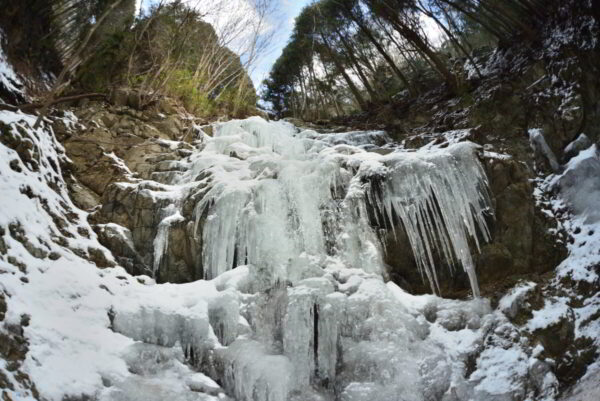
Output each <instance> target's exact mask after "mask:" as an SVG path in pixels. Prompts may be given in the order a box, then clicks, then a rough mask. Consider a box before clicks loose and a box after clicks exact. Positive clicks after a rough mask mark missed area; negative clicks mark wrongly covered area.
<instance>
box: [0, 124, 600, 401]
mask: <svg viewBox="0 0 600 401" xmlns="http://www.w3.org/2000/svg"><path fill="white" fill-rule="evenodd" d="M35 119H36V117H35V116H27V115H23V114H19V113H11V112H0V120H2V121H5V122H6V124H9V125H8V127H9V128H6V129H5V130H6V132H8V133H9V134H10V135H11V138H13V139H14V140H15V141H16V140H23V141H27V142H28V143H31V144H32V146H33V147H34V150H35V151H36V152H37V153H38V154H39V155H40V158H39V160H40V165H39V166H38V167H39V171H37V170H35V169H30V168H28V167H27V166H25V165H24V164H20V166H21V169H20V170H21V172H19V171H17V169H13V168H11V167H10V166H9V163H12V161H13V160H18V158H17V155H16V153H15V152H14V151H13V150H11V149H10V148H7V147H6V146H5V145H4V144H0V153H1V154H2V157H0V164H2V168H1V169H0V170H1V171H2V182H3V185H2V186H0V190H1V191H2V193H3V199H5V200H6V201H7V202H13V201H14V204H11V203H9V206H10V207H7V208H5V209H1V210H0V220H1V221H0V222H1V223H2V225H3V226H5V227H9V226H10V225H11V224H13V223H15V222H16V223H15V224H20V225H21V226H22V227H24V228H27V229H28V230H29V231H28V233H33V234H34V235H30V237H29V238H30V241H32V242H33V243H34V244H35V245H34V246H36V247H37V248H40V249H43V248H44V247H47V248H48V250H52V251H53V252H56V253H57V254H58V255H59V256H60V258H58V259H56V260H54V258H50V257H48V258H36V257H30V256H27V255H28V250H26V249H25V247H24V244H23V243H21V242H20V241H19V240H18V239H16V238H13V236H11V235H2V237H1V238H2V239H3V240H4V241H6V244H7V245H8V246H7V251H8V252H9V255H10V256H18V258H19V259H21V258H22V259H23V260H26V261H27V265H28V278H29V280H28V282H27V283H25V282H24V281H22V280H21V277H23V276H22V272H19V268H18V266H13V265H12V264H10V263H8V264H6V263H3V264H2V269H6V271H7V272H9V273H10V274H4V275H3V276H2V284H1V285H2V288H3V290H5V291H7V293H9V294H11V295H10V297H6V298H5V299H6V302H7V304H8V311H9V313H8V314H7V315H6V318H5V319H6V321H8V322H12V323H14V324H19V323H18V322H19V321H20V320H21V319H22V316H23V315H24V314H28V315H30V316H31V320H30V323H29V325H28V326H27V327H26V329H25V330H24V331H25V334H26V335H27V340H28V342H29V354H28V355H30V356H31V357H29V356H28V358H27V359H26V360H25V361H24V364H25V365H24V366H25V368H26V369H27V372H28V373H29V375H30V377H31V379H32V381H33V382H34V383H36V386H37V387H38V389H39V390H40V393H41V394H44V397H45V399H48V400H50V401H59V400H64V399H87V398H89V399H98V400H101V401H141V400H143V401H147V400H157V401H158V400H164V399H174V400H190V401H191V400H193V401H198V400H206V401H217V400H232V401H233V400H235V401H312V400H315V401H373V400H378V401H400V400H403V401H425V400H427V401H430V400H431V401H433V400H436V401H437V400H444V401H467V400H475V401H483V400H490V399H493V400H497V401H501V400H502V401H504V400H514V399H532V400H535V399H540V398H539V397H537V396H536V395H537V394H552V391H554V389H555V386H556V384H555V383H556V380H555V378H554V379H553V375H552V373H551V372H549V371H548V372H547V373H545V371H544V370H543V369H542V370H541V372H542V373H544V374H545V376H543V377H538V376H539V372H540V369H538V367H540V366H542V368H543V367H544V366H545V365H543V364H544V363H545V362H543V361H542V360H540V359H537V356H536V355H538V354H539V353H538V354H536V353H534V352H533V351H532V347H531V346H529V345H528V344H527V340H526V339H525V338H523V337H521V338H519V334H518V332H517V329H516V328H515V327H514V326H512V325H511V324H510V323H509V322H508V320H507V318H506V317H505V316H504V314H503V313H502V312H500V311H495V312H492V310H491V308H490V304H489V302H488V301H487V300H485V299H482V298H479V297H474V298H473V299H472V300H469V301H457V300H445V299H442V298H440V297H438V296H435V295H422V296H413V295H410V294H408V293H406V292H404V291H403V290H402V289H400V288H399V287H398V286H397V285H395V284H394V283H392V282H388V283H386V282H385V280H384V276H385V269H384V267H385V266H384V264H383V263H382V254H383V251H384V249H383V246H382V245H381V242H380V237H379V235H380V234H381V231H382V230H388V231H389V230H392V231H393V230H396V231H398V230H404V231H407V234H408V239H409V241H410V242H411V246H412V248H413V250H414V251H415V257H416V258H417V259H420V261H419V266H420V269H421V270H422V271H423V275H424V276H428V277H429V278H430V279H431V281H432V282H433V285H434V286H435V269H434V266H433V260H432V259H431V258H430V253H431V252H433V251H434V248H435V251H436V252H437V254H438V255H436V256H441V257H446V258H447V259H448V262H451V261H452V260H454V261H455V262H456V264H461V265H462V267H463V268H465V269H466V270H467V271H469V269H471V271H470V274H471V277H472V278H473V281H474V285H473V287H474V288H473V293H474V294H475V295H476V294H477V290H476V278H475V274H474V272H473V271H472V262H471V260H470V258H469V257H468V254H469V248H468V246H469V245H470V244H471V242H472V243H473V244H474V245H475V246H476V245H477V241H478V236H480V237H481V239H483V240H485V239H486V235H487V229H486V226H485V219H484V217H485V216H486V214H487V213H488V206H487V201H488V198H487V192H486V191H487V190H486V180H485V176H484V174H483V172H482V170H481V167H480V166H479V164H478V161H477V157H476V154H475V150H476V149H475V145H472V144H469V143H462V144H455V145H451V146H450V147H448V148H445V149H439V148H433V147H431V146H429V147H428V148H427V149H425V150H418V151H406V150H402V149H398V148H397V146H396V145H394V144H391V143H389V139H387V138H386V136H385V134H383V133H381V132H367V133H364V135H365V136H367V137H368V138H370V139H369V140H365V137H364V136H363V135H362V134H361V133H357V132H354V133H348V134H334V136H330V135H325V134H319V133H316V132H314V131H302V132H298V131H297V129H296V128H294V127H293V126H292V125H290V124H287V123H285V122H266V121H264V120H262V119H259V118H251V119H248V120H244V121H231V122H228V123H223V124H218V125H216V126H215V127H214V134H215V135H214V137H208V136H206V137H204V138H202V140H201V142H198V143H196V144H195V145H196V146H197V147H198V148H199V149H201V150H199V151H198V152H195V153H193V154H191V155H190V156H188V158H187V159H184V160H182V161H179V162H177V163H178V165H177V168H178V171H182V172H183V174H181V175H175V174H174V175H172V177H171V180H170V182H168V183H163V184H158V183H156V182H151V181H141V182H135V183H119V184H117V185H119V186H121V187H133V188H134V189H136V190H138V193H139V192H141V191H144V196H145V199H148V201H149V202H153V203H154V205H159V206H160V212H159V213H160V214H159V216H157V221H160V224H158V227H157V230H156V233H155V238H154V243H153V245H154V251H155V253H154V255H155V264H154V265H153V267H154V268H155V269H157V271H156V270H155V271H154V273H155V274H156V273H160V269H163V268H169V266H165V265H166V264H167V263H169V259H170V258H169V257H163V253H164V252H168V251H169V249H170V248H171V247H173V246H174V245H175V241H177V240H178V238H181V237H182V234H181V233H182V231H183V230H185V235H195V236H196V237H195V239H197V240H199V241H198V242H196V244H197V245H198V246H199V247H201V248H202V249H201V250H202V255H199V252H198V256H202V260H200V259H194V260H197V261H198V262H199V263H200V262H201V263H202V266H200V267H202V268H203V270H204V272H205V275H206V277H207V278H209V279H210V280H198V281H195V282H191V283H185V284H172V283H163V284H157V283H156V281H155V280H153V279H152V278H151V277H148V276H143V275H142V276H137V277H133V276H131V275H130V274H128V273H127V272H126V271H125V270H124V269H123V268H122V267H114V268H106V269H98V268H97V267H96V266H95V265H94V264H93V263H91V262H89V261H88V260H86V259H84V258H82V257H80V256H79V254H78V253H75V252H72V251H71V250H70V249H67V248H64V247H62V245H61V244H60V243H59V242H58V241H56V242H54V241H53V235H54V233H55V232H56V230H57V228H56V226H55V224H56V223H55V221H56V219H53V218H52V217H51V216H50V214H45V212H44V210H45V209H43V208H40V207H38V206H39V204H38V203H37V202H38V200H37V199H38V198H37V197H30V196H28V193H25V194H24V193H23V191H22V188H23V187H22V185H23V184H25V185H27V186H29V187H30V188H31V191H32V193H35V194H40V196H42V195H43V196H44V199H46V200H47V202H48V203H47V206H48V208H49V209H48V210H50V211H52V213H53V214H55V215H61V214H62V215H64V214H65V213H66V211H67V210H68V211H73V210H74V211H77V213H78V216H79V218H78V224H79V225H80V226H81V227H80V228H83V229H85V230H77V229H75V226H68V228H69V230H71V231H72V236H73V238H74V239H75V240H76V241H73V244H74V243H75V242H76V243H78V244H82V246H84V247H86V248H87V247H88V246H89V247H90V248H92V247H94V248H99V247H100V245H99V244H98V242H97V240H96V238H95V237H94V236H90V237H84V236H83V234H81V232H88V233H91V232H92V229H91V227H90V226H89V224H88V223H87V218H86V217H87V216H86V214H85V213H84V212H82V211H78V209H76V208H75V206H74V205H72V204H71V203H70V200H69V197H68V194H67V192H66V185H65V183H64V180H63V179H62V176H61V173H60V169H58V168H52V167H53V166H60V163H59V162H58V160H59V158H60V157H64V154H63V153H62V150H61V148H60V146H58V142H57V141H56V140H55V138H54V136H53V135H52V133H51V131H45V128H40V129H39V130H37V131H36V130H33V129H32V128H31V126H32V125H33V124H34V122H35ZM66 121H67V122H68V121H70V120H68V119H67V120H66ZM3 134H4V131H3ZM374 142H376V144H375V145H373V143H374ZM596 156H597V154H596V151H595V148H594V149H593V152H592V150H590V151H589V152H587V151H586V152H585V153H583V154H581V157H580V158H579V162H578V164H577V166H579V167H586V166H587V165H588V163H583V162H584V161H585V160H592V161H593V160H596ZM46 160H48V161H51V163H49V164H46V162H45V161H46ZM174 163H175V162H174ZM592 165H593V166H595V164H593V163H592ZM577 166H576V165H575V164H574V165H573V166H571V167H572V168H573V171H575V170H577V171H578V169H576V167H577ZM42 177H43V178H42ZM47 182H58V183H60V185H59V186H58V187H54V188H57V189H58V191H57V190H56V189H54V190H53V189H50V186H49V185H48V184H47ZM563 184H564V185H565V186H566V185H567V184H568V182H567V181H565V182H564V183H561V185H563ZM17 202H21V203H23V204H24V205H26V206H27V207H13V206H14V205H16V204H17ZM65 202H66V203H65ZM67 207H68V208H67ZM182 223H185V224H182ZM115 226H116V224H115ZM114 229H115V230H120V228H119V226H116V228H114ZM123 230H124V229H123ZM172 230H176V231H172ZM411 230H412V231H411ZM126 233H127V232H126V231H123V234H122V235H123V236H124V237H126ZM187 239H188V237H186V240H187ZM29 245H31V244H29ZM165 255H166V254H165ZM436 260H437V259H436ZM0 262H1V261H0ZM157 277H160V274H157ZM507 302H508V301H505V302H501V304H506V303H507ZM107 312H108V313H107ZM74 327H76V328H77V329H73V328H74ZM482 351H484V352H482ZM82 361H85V363H82ZM540 364H542V365H540ZM4 372H7V370H6V369H4V366H1V365H0V373H4ZM536 372H537V373H536ZM533 374H538V376H536V377H538V378H539V379H540V380H537V381H533V380H531V379H529V378H530V377H532V375H533ZM542 379H543V380H542ZM13 398H14V397H13ZM15 399H19V398H15ZM549 399H551V398H549Z"/></svg>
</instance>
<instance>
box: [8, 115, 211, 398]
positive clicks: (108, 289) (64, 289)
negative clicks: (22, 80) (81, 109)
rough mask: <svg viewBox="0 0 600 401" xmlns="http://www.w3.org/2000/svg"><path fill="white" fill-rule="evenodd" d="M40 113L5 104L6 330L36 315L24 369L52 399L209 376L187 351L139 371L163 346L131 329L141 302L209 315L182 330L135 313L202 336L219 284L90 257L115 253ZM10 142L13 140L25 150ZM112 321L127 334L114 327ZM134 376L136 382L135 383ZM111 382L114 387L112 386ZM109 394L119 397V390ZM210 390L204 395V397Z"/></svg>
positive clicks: (167, 335)
mask: <svg viewBox="0 0 600 401" xmlns="http://www.w3.org/2000/svg"><path fill="white" fill-rule="evenodd" d="M34 121H35V117H33V116H28V115H24V114H18V113H12V112H7V111H0V122H2V125H0V129H1V130H2V133H1V135H2V138H1V139H2V140H1V142H2V145H0V199H1V200H2V207H1V208H0V227H2V228H3V229H6V231H3V232H2V233H1V234H3V235H2V237H1V238H2V241H3V244H4V245H5V247H6V248H8V249H7V253H6V254H5V255H1V256H0V290H1V291H2V292H3V293H5V294H6V302H7V306H8V311H7V314H6V317H5V321H4V322H3V323H4V326H3V328H2V329H1V330H7V329H6V327H8V326H10V325H16V326H18V325H19V324H20V322H21V319H22V316H24V315H27V316H29V324H28V325H27V326H26V327H24V331H25V336H26V338H27V339H28V341H29V353H28V354H27V359H26V360H25V361H24V369H23V370H24V372H26V373H27V374H29V376H30V378H31V379H32V381H33V382H34V383H35V385H36V387H37V388H38V390H39V391H40V392H41V394H42V395H43V396H44V397H45V398H47V399H50V400H61V399H62V398H63V397H64V396H81V395H83V394H88V395H96V396H99V397H100V398H102V397H103V394H104V393H105V392H108V393H111V394H112V393H120V394H121V395H122V396H123V397H124V398H122V399H130V398H127V397H126V395H127V394H128V391H129V392H131V391H132V390H135V391H136V392H140V391H141V393H140V398H139V399H146V400H147V399H160V398H157V397H158V395H152V391H150V390H149V391H148V393H147V394H146V396H148V397H150V398H145V397H144V392H143V391H142V390H143V388H144V386H145V384H144V380H151V381H152V382H154V383H155V384H157V385H160V386H161V387H163V388H164V389H165V391H169V389H171V390H174V389H176V391H179V392H181V390H180V389H179V388H180V387H181V386H182V384H181V383H182V382H183V383H185V380H190V383H192V384H191V385H196V386H199V385H198V384H197V383H196V382H198V381H199V380H200V382H201V381H202V380H204V379H202V377H199V376H198V374H197V373H195V372H193V371H191V370H190V368H189V367H187V366H186V365H184V364H183V356H179V357H178V359H177V358H175V359H174V360H172V361H171V362H170V366H167V367H164V371H165V372H161V371H157V372H155V374H154V375H152V378H151V379H144V378H143V376H142V375H140V374H135V373H132V370H133V371H134V372H135V371H136V368H137V369H138V370H141V371H143V370H144V369H147V368H148V367H149V366H151V365H152V363H153V361H155V360H156V359H155V358H152V357H150V358H148V359H149V361H147V363H146V364H145V365H144V363H143V361H142V362H140V361H139V355H141V354H143V353H146V354H148V353H149V354H150V355H159V354H160V353H161V352H163V353H164V352H166V351H165V350H161V349H149V350H148V349H145V350H140V349H139V348H140V344H139V343H135V342H134V340H133V339H132V338H131V337H133V338H135V337H136V333H132V332H131V331H133V329H132V328H130V326H131V322H130V321H128V319H135V318H136V317H135V314H132V313H130V312H131V311H140V310H145V311H147V312H148V313H149V314H150V315H152V314H155V315H157V314H158V313H162V314H164V315H165V316H167V315H172V316H181V317H182V319H187V318H190V319H192V320H194V319H196V320H199V321H201V322H203V323H204V326H205V330H204V331H195V332H194V333H193V335H191V334H189V333H186V332H184V331H182V329H181V328H179V327H178V326H176V324H175V323H177V322H174V321H173V322H170V321H169V322H157V321H153V320H152V319H150V318H148V319H146V320H144V321H141V322H140V321H138V322H137V323H138V325H139V327H140V328H142V327H144V328H145V329H146V330H147V331H148V333H151V332H152V330H151V328H149V327H147V326H149V325H153V324H155V325H158V324H162V329H163V332H161V333H159V334H158V335H160V336H161V337H162V338H161V341H164V342H165V343H166V344H170V345H172V344H173V343H174V342H175V341H181V340H182V339H184V338H187V337H186V336H190V337H194V336H196V337H198V336H203V338H202V340H204V339H207V341H211V340H210V336H211V335H212V333H211V332H210V330H208V312H207V302H208V300H210V299H211V298H214V297H216V296H217V291H216V289H215V288H214V285H213V284H211V283H209V282H197V283H192V284H189V285H182V286H169V285H163V286H154V283H153V281H152V280H151V279H149V278H147V277H137V278H133V277H131V276H129V275H128V274H127V273H126V272H125V271H124V270H123V269H122V268H120V267H116V268H108V269H104V270H100V269H98V268H97V267H96V265H95V264H93V263H91V262H90V261H88V258H89V257H88V256H87V255H88V254H89V253H90V252H103V253H104V254H105V257H106V258H107V259H112V257H111V256H110V254H109V253H108V251H106V250H105V249H103V248H102V247H101V246H100V245H99V244H98V242H97V241H96V236H95V234H94V232H93V230H92V229H91V227H90V226H89V225H88V223H87V220H86V214H85V213H84V212H82V211H81V210H78V209H77V208H76V207H75V206H74V205H73V204H72V202H71V201H70V199H69V197H68V194H67V189H66V185H65V183H64V180H63V177H62V171H61V164H62V163H64V162H65V156H64V150H63V149H62V147H61V146H60V144H58V142H57V141H56V139H55V138H54V136H53V134H52V132H51V130H50V129H44V128H39V129H38V130H33V129H32V128H31V126H32V125H33V124H34ZM5 144H13V145H16V146H15V148H16V149H17V150H18V152H17V151H15V150H13V149H11V148H9V147H7V146H5ZM94 250H95V251H94ZM109 311H110V312H111V314H109ZM113 314H117V315H118V316H119V320H118V321H115V322H111V318H110V316H112V315H113ZM138 320H139V319H138ZM113 324H114V325H119V326H120V327H119V329H121V330H122V331H124V332H126V333H127V334H129V335H130V337H126V336H124V335H122V334H118V333H116V332H115V331H113V330H112V329H111V325H113ZM143 325H146V326H143ZM157 330H159V331H160V328H159V329H157ZM148 335H150V334H148ZM191 340H194V341H199V339H198V338H193V339H191ZM191 340H190V341H191ZM159 348H160V347H159ZM169 352H170V351H169ZM146 365H147V366H148V367H145V366H146ZM0 369H1V370H2V372H3V373H4V374H5V375H6V376H8V377H11V378H12V379H11V380H12V382H13V385H14V389H13V390H11V391H9V394H10V395H11V397H12V398H13V399H16V400H25V399H31V392H30V391H29V390H27V389H25V388H22V387H21V388H19V385H18V381H17V380H15V379H14V376H13V375H14V374H15V373H16V372H11V371H9V370H7V369H6V366H5V365H0ZM135 381H138V382H139V383H138V385H136V386H135V388H132V387H131V386H132V384H131V383H134V382H135ZM103 383H104V385H103ZM107 383H110V385H111V387H105V385H106V384H107ZM194 383H196V384H194ZM200 387H201V386H200ZM213 387H214V386H213ZM216 387H217V388H218V386H216ZM213 390H214V389H213ZM217 393H218V392H217ZM217 393H215V394H217ZM113 395H114V394H113ZM163 395H164V394H163ZM107 397H108V398H107V399H120V398H119V396H116V395H114V396H110V397H109V396H108V395H107ZM153 397H154V398H153ZM213 398H214V397H212V396H208V395H206V397H205V398H203V399H206V400H208V399H213ZM194 399H198V398H197V397H196V398H194ZM214 399H216V398H214Z"/></svg>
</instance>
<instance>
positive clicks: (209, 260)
mask: <svg viewBox="0 0 600 401" xmlns="http://www.w3.org/2000/svg"><path fill="white" fill-rule="evenodd" d="M214 131H215V132H214V137H213V138H209V139H207V140H206V142H207V143H206V144H205V148H204V150H203V151H202V152H200V153H197V154H195V155H194V156H192V158H191V161H190V162H189V166H188V168H187V173H186V174H184V176H183V177H181V178H179V182H178V183H179V184H183V183H186V182H190V181H195V180H197V179H198V177H201V179H202V180H204V181H205V183H206V185H205V186H203V187H202V189H201V191H202V196H201V200H200V201H199V202H198V204H197V206H196V211H195V213H196V232H197V235H200V236H202V243H203V244H204V245H203V246H204V249H203V259H204V260H203V262H204V263H203V265H204V266H205V278H207V279H211V278H214V277H217V276H218V275H219V274H222V273H223V272H225V271H227V270H229V269H232V268H235V267H236V266H240V265H246V264H250V265H256V266H258V265H262V266H263V267H266V268H268V269H270V271H271V274H272V278H273V280H287V279H288V276H289V275H293V274H295V273H294V272H290V270H296V269H297V267H296V266H297V263H296V260H297V259H298V258H299V257H301V256H302V255H304V256H306V255H310V256H313V257H317V258H326V257H332V258H336V259H337V260H339V261H341V263H343V264H344V265H345V266H346V267H353V268H361V269H363V270H365V271H369V272H373V273H382V264H381V249H380V248H381V245H380V244H379V241H378V240H377V238H376V234H377V233H376V230H374V229H373V225H376V226H379V228H384V229H388V230H398V229H401V227H400V224H399V223H401V225H402V227H404V229H405V230H406V233H407V235H408V238H409V241H410V245H411V247H412V249H413V252H414V255H415V259H416V261H417V264H418V266H419V268H420V269H421V272H422V273H423V274H424V275H425V276H426V277H427V279H428V280H429V283H430V285H431V288H432V290H434V291H435V290H436V289H438V288H439V286H438V282H437V276H436V269H435V263H434V258H433V250H434V248H439V249H440V250H441V254H442V256H443V258H444V259H445V260H446V261H448V262H449V263H450V264H452V263H453V262H454V261H458V262H459V264H460V265H462V267H463V268H464V269H465V270H466V271H467V273H468V275H469V278H470V281H471V287H472V290H473V294H474V295H475V296H478V295H479V292H478V286H477V277H476V274H475V271H474V266H473V261H472V259H471V250H470V249H469V240H470V239H472V240H473V242H474V243H475V245H476V246H478V245H479V244H478V241H479V240H478V236H481V238H483V239H484V240H487V239H488V236H489V233H488V229H487V225H486V221H485V218H486V214H488V213H489V211H490V209H489V201H488V194H487V182H486V177H485V174H484V172H483V170H482V168H481V165H480V164H479V161H478V159H477V157H476V155H475V145H473V144H470V143H466V142H463V143H459V144H454V145H452V146H450V147H449V148H446V149H435V150H433V149H428V150H427V151H423V152H418V151H417V152H408V151H400V150H396V151H394V152H392V151H391V149H385V148H384V149H385V150H386V151H385V152H376V151H373V150H372V149H371V148H372V147H374V146H375V145H374V144H373V143H374V142H375V143H377V142H378V143H379V144H381V145H382V146H385V145H386V144H389V138H388V137H387V136H386V135H385V134H384V133H382V132H378V131H375V132H363V133H359V132H351V133H346V134H331V135H325V134H318V133H316V132H314V131H303V132H296V129H295V127H293V126H292V125H290V124H288V123H285V122H266V121H264V120H262V119H260V118H251V119H247V120H243V121H232V122H228V123H223V124H220V125H217V126H216V127H215V130H214ZM390 152H391V153H390ZM380 153H387V154H384V155H382V154H380ZM369 216H371V217H372V218H371V219H370V218H369ZM373 218H374V220H375V224H373V221H371V220H373Z"/></svg>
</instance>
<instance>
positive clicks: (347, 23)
mask: <svg viewBox="0 0 600 401" xmlns="http://www.w3.org/2000/svg"><path fill="white" fill-rule="evenodd" d="M556 3H557V4H558V3H560V2H556ZM590 6H592V8H593V7H594V5H592V4H590ZM584 8H585V7H584ZM596 9H597V6H596ZM559 11H560V7H557V6H549V5H548V2H547V1H538V0H506V1H494V0H427V1H426V0H319V1H315V2H313V3H312V4H311V5H310V6H308V7H306V8H305V9H304V10H303V11H302V13H301V14H300V15H299V16H298V17H297V19H296V24H295V29H294V32H293V34H292V37H291V39H290V41H289V43H288V45H287V46H286V47H285V49H284V50H283V54H282V55H281V57H280V58H279V59H278V60H277V62H276V64H275V65H274V67H273V69H272V71H271V73H270V76H269V78H268V79H267V80H266V81H265V90H264V92H263V95H262V96H263V99H264V100H265V101H267V102H270V103H271V104H272V105H273V108H274V110H275V112H276V113H277V114H278V115H281V116H294V117H299V118H306V119H312V120H317V119H319V118H328V117H333V116H337V117H339V116H343V115H347V114H350V113H354V112H357V111H369V110H373V109H376V108H377V105H381V104H386V103H396V104H402V103H404V104H406V103H407V102H410V100H411V99H414V98H416V97H418V96H419V95H422V94H423V93H425V92H427V91H428V90H430V89H432V88H437V87H440V86H443V87H444V88H445V90H447V91H448V92H449V93H454V94H457V93H462V92H466V91H468V90H469V87H472V86H476V85H477V81H478V79H481V78H482V77H483V74H484V73H485V71H482V68H483V67H482V66H483V64H484V61H485V60H486V59H488V58H490V57H491V56H492V53H493V50H495V49H497V48H499V49H502V48H506V47H507V46H508V45H510V44H515V43H528V44H530V45H532V46H535V45H536V43H537V44H538V45H539V41H540V38H542V36H543V35H542V34H541V32H542V31H543V30H544V29H547V28H548V27H547V24H548V21H549V19H550V17H551V16H552V15H551V14H553V13H554V14H556V13H557V12H559ZM436 42H438V43H436Z"/></svg>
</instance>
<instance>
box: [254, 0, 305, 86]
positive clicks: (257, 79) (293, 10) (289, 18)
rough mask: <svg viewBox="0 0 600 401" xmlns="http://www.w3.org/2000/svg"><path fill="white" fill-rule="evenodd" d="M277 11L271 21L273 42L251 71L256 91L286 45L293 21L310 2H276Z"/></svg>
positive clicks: (302, 0) (285, 0)
mask: <svg viewBox="0 0 600 401" xmlns="http://www.w3.org/2000/svg"><path fill="white" fill-rule="evenodd" d="M276 1H277V2H278V3H279V4H278V10H277V12H276V13H275V15H274V16H273V18H272V19H273V21H271V28H272V29H275V35H274V36H273V42H272V44H271V47H270V49H269V50H268V51H267V52H266V54H263V55H262V57H261V59H260V60H259V62H258V63H257V65H256V67H255V68H254V70H253V71H251V74H250V75H251V77H252V81H253V82H254V86H255V87H256V88H257V89H258V87H259V86H260V83H261V82H262V80H263V79H265V78H266V77H267V75H268V74H269V71H270V70H271V67H272V66H273V64H274V63H275V61H276V60H277V59H278V58H279V56H280V55H281V52H282V51H283V48H284V47H285V45H286V44H287V42H288V40H289V38H290V35H291V34H292V31H293V29H294V19H295V18H296V16H298V14H300V11H302V8H303V7H305V6H307V5H308V4H309V3H310V2H311V0H276Z"/></svg>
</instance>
